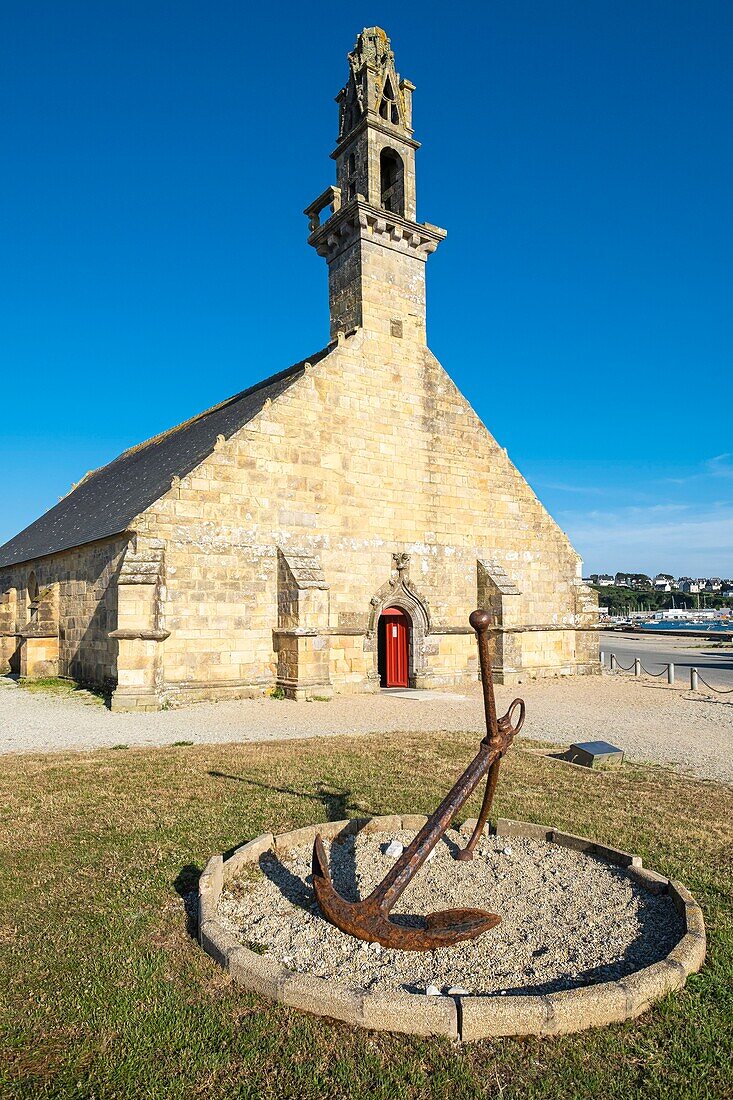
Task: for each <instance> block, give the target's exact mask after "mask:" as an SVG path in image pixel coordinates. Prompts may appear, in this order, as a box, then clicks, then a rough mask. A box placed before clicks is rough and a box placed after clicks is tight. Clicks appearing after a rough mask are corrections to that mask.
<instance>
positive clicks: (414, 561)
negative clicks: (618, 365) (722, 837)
mask: <svg viewBox="0 0 733 1100" xmlns="http://www.w3.org/2000/svg"><path fill="white" fill-rule="evenodd" d="M348 62H349V71H348V79H347V82H346V85H345V87H344V88H343V89H342V91H341V92H340V93H339V95H338V98H337V102H338V107H339V133H338V140H337V143H336V148H335V149H334V151H333V153H332V154H331V155H332V157H333V160H334V161H335V164H336V183H335V185H334V186H331V187H328V188H326V190H325V191H324V192H323V193H322V194H321V195H320V196H319V197H318V198H317V199H316V200H315V202H313V203H311V205H310V206H308V207H307V209H306V211H305V213H306V216H307V217H308V219H309V226H310V236H309V238H308V242H309V244H311V245H312V246H313V247H314V248H315V249H316V251H317V252H318V254H319V255H320V256H322V257H323V258H324V259H325V261H326V264H327V265H328V288H329V304H330V316H331V332H330V342H329V343H328V345H327V346H326V347H325V348H324V349H323V350H321V351H318V352H317V353H315V354H313V355H310V356H308V357H307V358H305V359H303V361H302V362H300V363H296V364H295V365H294V366H291V367H289V368H288V369H287V370H283V371H281V372H280V373H279V374H276V375H273V376H272V377H270V378H266V379H265V380H264V381H262V382H260V383H258V384H257V385H255V386H251V387H250V388H249V389H246V390H244V391H243V392H242V393H239V394H237V395H236V396H235V397H231V398H229V399H228V400H226V401H223V402H222V403H221V404H219V405H217V406H215V407H214V408H212V409H209V410H207V411H206V412H203V413H201V414H200V415H199V416H196V417H194V418H193V419H191V420H189V421H187V422H186V423H184V424H180V425H178V426H177V427H174V428H171V429H170V430H169V431H165V432H163V433H162V434H161V435H158V436H156V437H154V438H153V439H150V440H148V441H147V442H145V443H142V444H140V445H139V446H137V447H133V448H132V449H130V450H128V451H126V452H125V453H124V454H122V455H120V456H119V458H116V459H115V460H114V461H113V462H110V463H109V464H108V465H107V466H104V467H102V468H101V469H99V470H96V471H95V472H93V473H91V474H87V476H86V477H85V478H84V479H83V480H82V481H81V482H80V483H79V484H78V485H76V486H75V488H74V489H73V490H72V491H71V492H70V493H69V494H68V495H67V496H66V497H64V498H63V499H62V500H61V501H60V502H59V503H58V504H56V505H55V506H54V507H53V508H51V509H50V510H49V511H48V512H46V513H45V515H43V516H41V518H40V519H38V520H36V521H35V522H34V523H32V524H31V525H30V526H29V527H27V528H26V529H25V530H24V531H21V532H20V534H18V535H16V536H15V538H13V539H11V540H10V541H9V542H8V543H6V544H5V545H4V546H3V547H2V548H0V671H5V672H8V671H10V672H14V673H18V674H20V675H21V676H27V677H38V676H68V677H73V678H74V679H76V680H78V681H81V682H82V683H87V684H91V685H96V686H99V687H102V688H105V689H106V690H108V691H110V692H111V695H112V707H113V709H119V710H124V709H132V708H145V709H149V708H157V707H160V706H161V705H168V704H170V703H179V702H186V701H191V700H198V699H222V698H231V697H246V696H253V695H261V694H264V693H266V692H268V691H271V690H272V689H273V688H274V687H276V686H278V687H280V688H282V689H283V691H284V692H285V694H286V696H288V697H289V698H292V699H303V698H306V699H307V698H313V697H315V698H319V697H329V696H331V695H332V693H334V692H374V691H379V690H380V689H381V688H384V687H395V686H402V687H406V688H409V687H416V688H443V687H446V686H451V687H452V686H455V685H466V684H468V683H469V682H471V681H475V680H476V679H477V675H478V669H477V660H476V644H475V641H474V637H473V632H472V631H471V629H470V627H469V625H468V616H469V613H470V612H471V611H472V610H473V609H474V607H483V608H488V609H490V610H491V611H492V613H493V615H494V617H495V622H496V624H497V625H498V626H499V627H501V628H502V629H501V632H500V633H499V634H498V635H497V641H496V647H495V654H494V661H495V667H496V675H497V679H498V681H499V682H502V683H512V682H516V681H519V680H521V679H523V678H526V677H538V676H557V675H568V674H580V673H595V672H598V671H599V660H598V657H599V654H598V636H597V634H596V633H595V632H594V630H593V627H594V625H595V624H596V623H597V602H596V599H595V597H594V596H593V594H592V592H591V591H590V590H589V589H588V588H587V587H586V586H585V585H584V584H583V583H582V580H581V568H580V567H581V563H580V560H579V558H578V555H577V554H576V553H575V551H574V550H573V547H572V546H571V545H570V542H569V541H568V538H567V536H566V535H565V534H564V533H563V531H561V530H560V528H559V527H558V526H557V524H556V523H555V522H554V520H553V519H552V518H551V517H550V516H549V515H548V513H547V512H546V511H545V509H544V508H543V506H542V505H541V504H540V502H539V500H538V499H537V497H536V496H535V495H534V493H533V492H532V490H531V488H530V487H529V485H528V484H527V482H526V481H525V480H524V479H523V478H522V476H521V474H520V473H519V472H518V471H517V470H516V469H515V467H514V466H513V465H512V463H511V462H510V460H509V458H508V456H507V454H506V452H505V451H504V450H503V448H502V447H500V446H499V445H498V444H497V443H496V441H495V440H494V439H493V437H492V436H491V434H490V433H489V431H488V430H487V428H486V427H485V426H484V425H483V423H482V422H481V421H480V420H479V418H478V416H477V415H476V413H475V412H474V411H473V409H472V408H471V407H470V405H469V404H468V402H467V401H466V400H465V398H464V397H463V396H462V395H461V394H460V393H459V391H458V390H457V388H456V386H455V385H454V384H453V382H452V381H451V379H450V377H449V376H448V374H447V373H446V372H445V370H444V369H443V367H442V366H441V365H440V363H439V362H438V361H437V359H436V358H435V356H434V355H433V354H432V352H431V351H430V349H429V348H428V345H427V340H426V327H425V266H426V261H427V259H428V257H429V256H430V255H431V254H432V253H433V252H435V250H436V249H437V247H438V245H439V244H440V242H441V241H442V240H443V238H444V237H445V235H446V233H445V230H444V229H439V228H438V227H437V226H435V225H431V224H430V223H429V222H418V221H417V207H416V172H415V154H416V151H417V149H418V148H419V146H418V142H417V141H416V140H415V138H414V136H413V128H412V96H413V92H414V90H415V87H414V85H413V84H411V83H410V81H409V80H405V79H401V78H400V76H399V74H398V73H397V71H396V69H395V61H394V55H393V53H392V50H391V48H390V42H389V39H388V38H387V36H386V34H385V33H384V31H382V30H381V29H380V28H378V27H369V28H367V29H365V30H363V31H362V32H361V34H360V35H359V36H358V39H357V42H356V45H355V47H354V49H353V51H352V52H351V53H350V54H349V55H348Z"/></svg>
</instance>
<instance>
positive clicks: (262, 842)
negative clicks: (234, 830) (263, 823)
mask: <svg viewBox="0 0 733 1100" xmlns="http://www.w3.org/2000/svg"><path fill="white" fill-rule="evenodd" d="M273 843H274V837H273V835H272V833H263V834H262V836H258V837H255V839H254V840H249V841H247V843H246V844H242V845H241V846H240V847H239V848H237V850H236V851H235V852H232V854H231V855H230V856H229V859H227V860H225V861H224V865H223V869H222V870H223V879H224V882H229V880H230V879H232V878H234V877H235V875H236V874H237V873H238V872H239V871H240V870H241V869H242V867H245V866H247V865H248V864H253V863H257V862H258V861H259V858H260V856H261V855H264V853H265V852H267V851H269V850H270V849H271V848H272V846H273Z"/></svg>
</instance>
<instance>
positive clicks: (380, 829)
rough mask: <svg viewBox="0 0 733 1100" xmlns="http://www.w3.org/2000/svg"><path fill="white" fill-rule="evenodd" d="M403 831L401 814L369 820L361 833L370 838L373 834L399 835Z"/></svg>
mask: <svg viewBox="0 0 733 1100" xmlns="http://www.w3.org/2000/svg"><path fill="white" fill-rule="evenodd" d="M401 829H402V818H401V817H400V816H399V814H386V815H385V816H384V817H372V818H369V820H368V821H366V822H365V823H364V825H363V826H362V827H361V829H360V830H359V832H360V833H364V835H365V836H368V835H370V834H371V833H398V832H400V830H401Z"/></svg>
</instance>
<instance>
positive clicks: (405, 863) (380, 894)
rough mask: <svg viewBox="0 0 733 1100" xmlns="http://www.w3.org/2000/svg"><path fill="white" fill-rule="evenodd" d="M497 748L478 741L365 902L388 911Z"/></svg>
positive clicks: (465, 798) (494, 754) (438, 838)
mask: <svg viewBox="0 0 733 1100" xmlns="http://www.w3.org/2000/svg"><path fill="white" fill-rule="evenodd" d="M499 751H500V750H499V748H498V746H497V747H496V748H489V747H488V746H487V745H486V744H484V743H483V742H482V746H481V749H480V750H479V752H478V753H477V755H476V756H475V757H474V759H473V760H472V761H471V763H470V764H469V765H468V767H467V768H466V770H465V772H464V773H463V775H462V776H461V777H460V779H459V780H458V782H457V783H455V784H454V786H453V787H452V788H451V790H450V791H449V792H448V794H447V795H446V796H445V798H444V799H443V801H442V802H441V803H440V805H439V806H438V808H437V809H436V810H435V811H434V813H432V814H431V816H430V817H429V818H428V820H427V821H426V822H425V824H424V825H423V827H422V829H420V831H419V833H418V834H417V836H416V837H415V838H414V839H413V840H412V841H411V842H410V844H408V846H407V848H405V850H404V852H403V853H402V855H401V856H400V857H399V859H398V860H397V862H396V863H395V865H394V867H392V869H391V870H390V871H389V872H388V873H387V874H386V875H385V877H384V878H383V879H382V881H381V882H380V884H379V885H378V886H377V887H376V888H375V889H374V890H373V891H372V893H371V894H370V895H369V897H368V899H367V900H368V901H369V902H370V903H372V904H377V905H378V906H379V908H380V909H381V910H382V912H383V913H385V914H386V913H389V911H390V909H391V908H392V906H393V905H394V903H395V902H396V901H397V898H398V897H399V896H400V894H401V893H402V891H403V890H404V889H405V887H406V886H407V884H408V883H409V882H410V880H411V879H412V878H413V877H414V876H415V874H417V872H418V871H419V870H420V868H421V867H422V865H423V863H424V862H425V860H426V859H427V858H428V856H429V855H430V853H431V852H432V850H433V848H434V847H435V845H436V844H437V843H438V841H439V840H440V838H441V836H442V835H443V833H444V832H445V830H446V829H447V828H448V826H449V824H450V822H451V821H452V819H453V817H454V816H455V815H456V814H457V813H458V811H459V810H460V808H461V806H462V805H463V803H464V802H465V801H466V800H467V799H468V798H470V796H471V795H472V794H473V792H474V790H475V789H476V787H477V786H478V784H479V783H480V782H481V780H482V779H483V777H484V776H485V775H486V773H487V771H488V770H489V768H490V767H491V765H492V764H493V762H494V760H496V759H497V758H498V756H499Z"/></svg>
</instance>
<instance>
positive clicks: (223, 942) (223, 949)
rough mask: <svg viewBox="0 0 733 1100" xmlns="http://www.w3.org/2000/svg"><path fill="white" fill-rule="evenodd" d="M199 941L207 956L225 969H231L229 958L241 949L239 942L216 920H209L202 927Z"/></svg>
mask: <svg viewBox="0 0 733 1100" xmlns="http://www.w3.org/2000/svg"><path fill="white" fill-rule="evenodd" d="M199 940H200V943H201V946H202V947H203V949H204V951H205V952H206V954H207V955H211V957H212V959H214V960H215V961H216V962H218V963H219V965H220V966H223V967H224V968H225V969H228V968H229V956H230V955H231V954H232V953H233V952H235V951H237V950H238V949H239V948H240V947H241V944H240V943H239V941H238V940H235V939H234V937H233V936H230V935H229V933H228V932H225V931H224V929H223V928H222V926H221V925H220V924H219V922H218V921H216V920H207V921H205V922H204V924H202V925H201V927H200V929H199Z"/></svg>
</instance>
